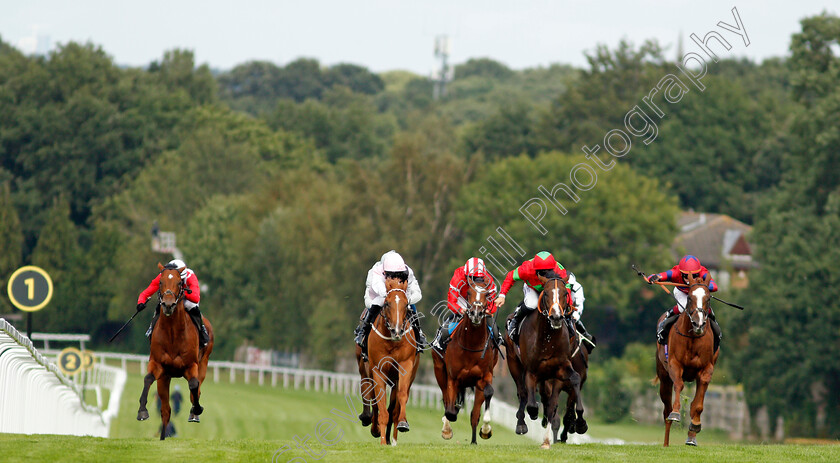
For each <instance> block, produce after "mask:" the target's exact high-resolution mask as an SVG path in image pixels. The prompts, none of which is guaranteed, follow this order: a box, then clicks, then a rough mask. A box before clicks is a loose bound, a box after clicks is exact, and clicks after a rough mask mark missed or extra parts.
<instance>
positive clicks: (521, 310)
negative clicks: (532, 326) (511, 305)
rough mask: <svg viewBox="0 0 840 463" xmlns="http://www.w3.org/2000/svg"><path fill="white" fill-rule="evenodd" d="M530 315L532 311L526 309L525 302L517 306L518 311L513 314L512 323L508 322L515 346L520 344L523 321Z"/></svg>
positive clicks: (509, 332)
mask: <svg viewBox="0 0 840 463" xmlns="http://www.w3.org/2000/svg"><path fill="white" fill-rule="evenodd" d="M529 313H531V311H530V310H529V309H528V308H527V307H525V302H524V301H523V302H520V303H519V305H518V306H516V310H515V311H514V312H513V318H512V319H511V320H510V322H508V334H509V335H510V339H511V340H512V341H513V343H514V344H519V325H521V324H522V320H524V319H525V317H527V316H528V314H529Z"/></svg>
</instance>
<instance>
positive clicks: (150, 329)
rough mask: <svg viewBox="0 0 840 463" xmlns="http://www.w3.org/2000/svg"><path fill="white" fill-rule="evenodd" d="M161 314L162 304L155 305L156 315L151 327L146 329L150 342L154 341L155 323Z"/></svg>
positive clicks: (150, 324)
mask: <svg viewBox="0 0 840 463" xmlns="http://www.w3.org/2000/svg"><path fill="white" fill-rule="evenodd" d="M159 316H160V304H158V305H157V307H155V315H154V316H153V317H152V322H151V323H149V329H148V330H146V337H147V338H149V342H152V330H154V329H155V323H157V320H158V317H159Z"/></svg>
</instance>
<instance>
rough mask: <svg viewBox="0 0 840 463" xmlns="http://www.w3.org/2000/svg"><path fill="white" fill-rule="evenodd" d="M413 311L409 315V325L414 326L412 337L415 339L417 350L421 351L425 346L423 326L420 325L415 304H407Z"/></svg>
mask: <svg viewBox="0 0 840 463" xmlns="http://www.w3.org/2000/svg"><path fill="white" fill-rule="evenodd" d="M409 308H410V309H411V311H412V312H413V313H412V314H411V315H410V317H411V327H412V328H414V338H415V339H416V340H417V352H423V350H424V349H425V348H426V335H425V334H424V333H423V328H421V327H420V317H419V316H417V306H415V305H414V304H411V305H410V306H409Z"/></svg>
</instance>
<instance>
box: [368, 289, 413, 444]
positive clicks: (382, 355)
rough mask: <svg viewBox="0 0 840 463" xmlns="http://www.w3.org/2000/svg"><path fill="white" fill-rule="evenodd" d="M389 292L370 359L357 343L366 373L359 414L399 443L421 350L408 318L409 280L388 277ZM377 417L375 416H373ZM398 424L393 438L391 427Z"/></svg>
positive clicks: (383, 439)
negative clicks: (386, 402) (388, 393)
mask: <svg viewBox="0 0 840 463" xmlns="http://www.w3.org/2000/svg"><path fill="white" fill-rule="evenodd" d="M385 287H386V289H387V294H386V296H385V302H384V304H383V306H382V311H381V312H380V314H379V316H378V317H377V319H376V320H375V321H374V323H373V326H372V328H371V333H370V334H369V337H370V339H368V361H367V362H365V361H363V360H362V349H361V347H359V346H356V361H357V362H358V364H359V374H361V376H362V383H361V392H362V403H363V410H362V413H361V414H360V415H359V420H361V422H362V425H363V426H367V425H368V424H370V425H371V427H370V433H371V435H372V436H373V437H379V438H380V444H382V445H387V444H391V445H397V433H398V432H408V431H409V426H408V420H407V419H406V416H405V415H406V405H407V403H408V393H409V390H410V389H411V384H412V383H413V382H414V377H415V376H417V368H418V367H419V365H420V354H419V353H418V352H417V340H416V339H415V336H414V330H413V329H412V328H411V322H410V320H408V318H407V316H408V295H407V294H406V288H407V287H408V282H407V281H404V280H399V279H396V278H388V279H387V280H385ZM386 386H390V387H391V400H390V404H389V405H388V406H387V407H386V406H385V397H386V396H387V392H386ZM373 418H375V419H373ZM395 423H396V426H395V427H394V434H393V440H392V439H391V436H390V433H391V427H392V426H393V425H394V424H395Z"/></svg>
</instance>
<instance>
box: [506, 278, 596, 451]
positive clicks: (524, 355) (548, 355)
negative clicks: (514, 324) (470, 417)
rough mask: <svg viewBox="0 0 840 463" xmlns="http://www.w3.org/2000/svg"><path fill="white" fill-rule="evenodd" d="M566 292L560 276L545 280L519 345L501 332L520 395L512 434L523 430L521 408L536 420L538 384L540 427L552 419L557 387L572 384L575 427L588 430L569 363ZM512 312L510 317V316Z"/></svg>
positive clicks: (524, 323)
mask: <svg viewBox="0 0 840 463" xmlns="http://www.w3.org/2000/svg"><path fill="white" fill-rule="evenodd" d="M569 299H570V296H569V293H568V291H567V290H566V285H565V283H564V281H563V280H562V279H560V278H559V277H558V276H552V277H549V278H548V279H546V281H545V283H544V284H543V290H542V292H541V293H540V296H539V299H538V304H537V310H536V311H535V312H538V313H537V314H533V313H532V314H529V315H528V316H527V317H526V318H525V320H523V321H522V326H521V327H520V328H519V333H520V334H519V344H518V345H516V344H514V342H513V340H512V339H511V338H510V335H509V334H508V333H505V347H506V350H507V352H508V356H507V362H508V368H509V369H510V374H511V377H512V378H513V380H514V382H515V383H516V391H517V395H518V396H519V411H518V412H517V413H516V418H517V423H516V433H517V434H525V433H527V432H528V426H527V425H526V424H525V413H524V411H523V410H527V411H528V415H529V416H530V418H531V419H532V420H535V419H537V414H538V413H539V405H538V404H537V401H536V388H537V386H538V385H539V387H540V390H541V392H542V396H543V415H544V419H543V426H544V427H545V426H547V424H548V423H552V425H553V424H554V423H555V420H556V419H557V402H558V398H559V391H560V390H561V389H563V388H564V384H568V386H566V387H570V388H571V390H572V391H573V394H574V403H575V412H576V413H577V419H576V422H575V424H576V428H577V427H579V428H580V429H582V431H580V432H581V433H582V432H585V431H586V428H587V425H586V421H585V420H584V419H583V400H582V398H581V393H580V383H581V376H580V374H579V373H578V372H577V371H576V370H575V368H574V367H573V366H572V354H573V352H572V346H571V342H570V333H571V332H572V328H571V327H570V322H569V320H568V319H567V317H568V316H569V315H570V314H571V307H572V305H571V301H570V300H569ZM511 317H512V315H511V316H509V317H508V319H510V318H511ZM549 432H550V430H549V428H547V427H546V433H545V437H544V439H543V444H542V448H544V449H547V448H549V447H550V446H551V440H550V438H549Z"/></svg>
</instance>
